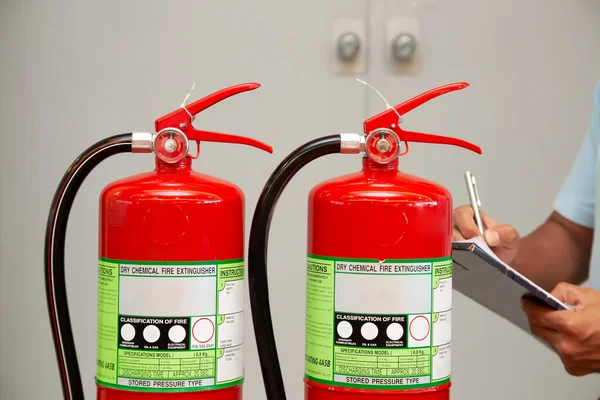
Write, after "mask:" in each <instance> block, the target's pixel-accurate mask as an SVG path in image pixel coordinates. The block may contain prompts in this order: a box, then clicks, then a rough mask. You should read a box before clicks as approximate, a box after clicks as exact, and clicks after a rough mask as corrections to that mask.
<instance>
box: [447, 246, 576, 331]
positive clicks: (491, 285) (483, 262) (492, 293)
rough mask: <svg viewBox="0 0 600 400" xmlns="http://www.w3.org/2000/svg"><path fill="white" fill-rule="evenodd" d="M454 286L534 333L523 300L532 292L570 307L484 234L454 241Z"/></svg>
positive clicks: (557, 305)
mask: <svg viewBox="0 0 600 400" xmlns="http://www.w3.org/2000/svg"><path fill="white" fill-rule="evenodd" d="M452 261H453V263H452V286H453V288H454V289H455V290H456V291H458V292H460V293H462V294H463V295H465V296H467V297H468V298H470V299H471V300H474V301H475V302H477V303H479V304H481V305H482V306H483V307H485V308H487V309H488V310H490V311H492V312H494V313H495V314H497V315H499V316H500V317H502V318H504V319H505V320H507V321H510V322H511V323H513V324H514V325H516V326H518V327H519V328H521V329H523V330H524V331H526V332H527V333H529V334H531V330H530V328H529V323H528V321H527V317H526V315H525V313H524V312H523V311H522V310H521V307H520V299H521V297H522V296H523V295H524V294H526V293H530V294H532V295H534V296H536V297H537V299H539V301H541V302H543V303H544V304H545V305H547V306H548V307H551V308H554V309H557V310H567V309H571V308H572V307H571V306H569V305H567V304H564V303H563V302H561V301H560V300H558V299H557V298H556V297H554V296H552V295H551V294H550V293H548V292H547V291H546V290H544V289H543V288H541V287H540V286H538V285H536V284H535V283H533V282H532V281H531V280H529V279H527V278H526V277H525V276H523V275H522V274H520V273H519V272H517V271H516V270H515V269H513V268H511V267H510V266H509V265H507V264H505V263H504V262H503V261H502V260H500V259H499V258H498V257H497V256H496V255H495V254H494V253H493V251H492V250H491V249H490V248H489V247H488V245H487V243H486V242H485V240H484V239H483V237H476V238H473V239H469V240H463V241H456V242H453V243H452Z"/></svg>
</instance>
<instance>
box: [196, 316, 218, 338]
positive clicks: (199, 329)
mask: <svg viewBox="0 0 600 400" xmlns="http://www.w3.org/2000/svg"><path fill="white" fill-rule="evenodd" d="M214 334H215V324H213V322H212V321H211V320H210V319H208V318H200V319H199V320H198V321H196V322H194V325H193V326H192V336H193V337H194V340H195V341H196V342H198V343H206V342H208V341H209V340H211V339H212V338H213V336H214Z"/></svg>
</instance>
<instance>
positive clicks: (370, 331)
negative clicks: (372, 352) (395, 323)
mask: <svg viewBox="0 0 600 400" xmlns="http://www.w3.org/2000/svg"><path fill="white" fill-rule="evenodd" d="M378 333H379V329H377V325H375V324H374V323H372V322H367V323H366V324H363V326H362V327H361V328H360V334H361V335H362V337H364V338H365V339H367V340H373V339H375V338H376V337H377V334H378Z"/></svg>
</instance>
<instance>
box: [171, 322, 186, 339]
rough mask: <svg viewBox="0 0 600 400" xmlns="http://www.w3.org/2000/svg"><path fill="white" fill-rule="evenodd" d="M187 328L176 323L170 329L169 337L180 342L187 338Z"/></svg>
mask: <svg viewBox="0 0 600 400" xmlns="http://www.w3.org/2000/svg"><path fill="white" fill-rule="evenodd" d="M185 333H186V332H185V328H184V327H183V326H181V325H174V326H172V327H171V329H169V339H170V340H171V342H173V343H180V342H181V341H182V340H183V339H185Z"/></svg>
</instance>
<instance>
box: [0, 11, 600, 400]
mask: <svg viewBox="0 0 600 400" xmlns="http://www.w3.org/2000/svg"><path fill="white" fill-rule="evenodd" d="M411 3H416V2H409V1H400V0H397V1H388V0H379V1H362V0H345V1H342V0H339V1H328V2H324V1H322V0H311V1H307V0H304V1H266V0H254V1H247V2H243V3H242V2H210V3H209V2H198V1H196V2H193V1H178V2H159V1H141V0H140V1H125V2H118V1H102V2H94V3H93V4H91V3H90V4H86V3H84V2H82V1H60V2H58V1H57V2H44V1H38V2H36V3H32V2H30V1H8V2H7V1H4V2H3V3H2V5H0V30H1V31H0V54H1V56H0V57H1V58H0V59H1V62H0V80H1V81H0V88H1V95H0V102H1V103H0V131H1V132H2V134H1V140H2V142H1V146H0V151H1V157H0V160H1V161H0V162H1V174H2V176H1V177H2V181H1V184H2V186H1V189H2V192H1V193H2V196H1V221H2V228H1V230H0V235H1V237H0V239H1V240H0V243H1V246H2V248H1V269H0V272H1V282H2V284H1V285H2V286H1V290H0V294H1V302H0V307H1V316H0V321H1V334H0V344H1V349H0V357H1V358H0V359H1V360H3V361H2V363H1V365H0V368H1V376H0V378H1V381H0V382H1V383H0V398H2V399H36V398H41V397H43V398H45V399H48V400H50V399H60V398H61V391H60V385H59V379H58V370H57V365H56V362H55V358H54V350H53V346H52V341H51V335H50V325H49V322H48V317H47V314H46V305H45V295H44V282H43V274H42V265H43V264H42V249H43V236H44V228H45V222H46V218H47V212H48V207H49V204H50V201H51V197H52V195H53V193H54V190H55V187H56V185H57V183H58V181H59V179H60V178H61V176H62V174H63V173H64V171H65V169H66V168H67V167H68V165H69V164H70V163H71V162H72V160H73V159H74V157H76V156H77V155H78V154H79V152H80V151H81V150H82V149H83V148H85V147H87V146H88V145H90V144H91V143H93V142H95V141H96V140H99V139H101V138H103V137H105V136H108V135H112V134H114V133H119V132H126V131H131V130H146V131H150V130H152V129H153V123H154V119H155V118H156V117H158V116H160V115H163V114H164V113H166V112H169V111H171V110H173V109H175V108H177V107H178V106H179V104H180V103H181V101H182V100H183V98H184V97H185V95H186V94H187V92H188V91H189V89H190V87H191V84H192V83H193V82H196V88H195V90H194V92H193V93H192V95H191V97H190V100H193V99H197V98H199V97H201V96H204V95H206V94H208V93H210V92H212V91H215V90H218V89H220V88H222V87H225V86H229V85H232V84H237V83H242V82H246V81H258V82H261V83H262V84H263V87H262V88H261V89H259V90H258V91H255V92H253V93H251V94H245V95H241V96H236V97H235V98H232V99H229V100H227V101H226V102H224V103H222V104H219V105H218V106H216V107H214V108H213V109H211V110H209V111H208V112H206V113H204V114H203V115H201V116H199V117H198V118H197V119H196V122H195V124H196V126H202V127H204V128H207V129H214V130H219V131H224V132H231V133H237V134H242V135H248V136H253V137H256V138H258V139H261V140H265V141H267V142H269V143H270V144H271V145H273V146H274V147H275V149H276V152H275V154H274V155H272V156H269V155H268V154H266V153H262V152H259V151H258V150H255V149H251V148H247V147H241V146H228V145H221V144H210V143H209V144H204V145H203V147H202V149H203V150H202V151H203V153H202V157H201V158H200V159H199V160H197V161H196V162H195V168H196V169H197V170H201V171H204V172H207V173H209V174H213V175H217V176H219V177H221V178H224V179H227V180H230V181H232V182H234V183H236V184H238V185H239V186H240V187H241V188H242V189H243V190H244V192H245V193H246V197H247V215H246V218H247V219H246V224H247V227H248V226H249V223H250V218H251V215H252V211H253V208H254V204H255V202H256V199H257V197H258V194H259V191H260V189H261V188H262V185H263V184H264V182H265V180H266V179H267V177H268V175H269V173H270V171H272V169H273V168H274V167H275V166H276V165H277V164H278V162H279V161H280V160H281V159H282V158H283V157H284V156H285V155H286V154H287V153H289V152H290V151H291V150H292V149H294V148H295V147H296V146H298V145H299V144H301V143H303V142H305V141H307V140H309V139H311V138H314V137H316V136H320V135H324V134H329V133H335V132H340V131H360V130H361V128H362V121H363V120H364V119H365V118H366V117H367V116H369V115H372V114H374V113H376V112H379V111H381V110H382V109H383V107H384V105H383V103H382V101H381V100H380V99H379V98H378V97H377V96H376V95H375V94H374V93H373V92H371V91H370V90H369V89H367V88H366V87H365V86H363V85H360V84H359V83H357V82H356V81H355V80H354V79H355V77H356V76H353V75H350V76H335V75H333V74H332V72H331V59H332V56H331V52H332V49H331V46H330V42H331V36H332V34H331V29H332V21H333V20H334V19H335V18H337V17H359V18H362V19H363V20H364V21H365V23H366V24H367V31H368V34H369V42H368V63H367V67H368V68H367V70H366V71H365V72H364V73H363V74H361V75H359V77H361V78H362V79H364V80H366V81H368V82H370V83H372V84H373V85H375V86H376V87H378V88H379V89H380V90H382V92H383V93H384V94H385V95H386V97H387V98H388V100H389V101H390V102H391V103H393V104H396V103H399V102H401V101H404V100H405V99H407V98H409V97H411V96H413V95H415V94H417V93H420V92H422V91H424V90H427V89H430V88H432V87H434V86H437V85H440V84H445V83H449V82H452V81H458V80H467V81H469V82H470V83H471V85H472V86H471V87H470V88H468V89H467V90H464V91H461V92H458V93H452V94H449V95H446V96H443V97H442V98H440V99H438V100H436V101H434V102H432V103H429V104H427V105H425V106H423V107H421V108H419V109H417V110H416V111H414V112H412V113H411V114H410V115H408V116H407V117H406V118H405V127H406V128H407V129H413V130H420V131H425V132H435V133H439V134H444V135H452V136H458V137H461V138H464V139H467V140H471V141H474V142H476V143H478V144H479V145H481V147H482V148H483V152H484V155H483V156H477V155H474V154H470V153H468V152H467V151H465V150H462V149H458V148H452V147H446V146H428V145H419V144H414V145H413V146H411V153H410V154H409V156H407V157H403V158H402V159H401V168H402V169H403V170H405V171H407V172H411V173H415V174H418V175H421V176H423V177H425V178H428V179H432V180H435V181H437V182H439V183H441V184H444V185H445V186H447V187H448V188H449V189H450V190H451V191H452V193H453V194H454V200H455V203H456V204H461V203H464V202H465V201H466V200H467V197H466V194H465V189H464V184H463V178H462V172H463V171H464V170H465V169H467V168H470V169H472V170H473V171H474V172H475V173H476V175H477V178H478V179H479V182H480V184H479V185H480V190H481V195H482V197H483V201H484V203H485V204H484V207H485V209H486V211H488V212H489V213H491V214H493V215H494V216H496V217H497V218H498V219H499V220H501V221H503V222H507V223H511V224H513V225H515V226H516V227H517V228H518V229H519V230H520V231H521V233H522V234H526V233H528V232H529V231H531V230H532V229H534V228H535V227H536V226H537V224H539V223H540V222H542V220H543V219H544V218H545V217H546V216H547V214H548V213H549V212H550V207H551V201H552V198H553V196H554V195H555V194H556V192H557V190H558V188H559V186H560V184H561V181H562V179H563V178H564V177H565V175H566V173H567V170H568V167H569V165H570V163H571V161H572V160H573V157H574V156H575V153H576V151H577V149H578V147H579V144H580V143H581V140H582V138H583V135H584V133H585V129H586V127H587V123H588V121H589V116H590V111H591V106H592V95H593V88H594V85H595V83H596V81H597V80H598V79H599V78H600V52H598V49H599V48H600V46H599V41H598V38H599V37H600V23H599V21H600V3H598V2H596V1H591V0H587V1H586V0H571V1H560V0H551V1H535V0H504V1H494V2H490V1H481V0H479V1H478V0H455V1H435V0H433V1H427V2H418V3H420V4H421V5H422V7H417V8H407V7H404V6H406V5H410V4H411ZM399 15H412V16H416V17H417V19H418V21H419V23H420V30H421V42H420V43H421V46H422V48H421V49H422V52H423V53H422V61H421V65H420V69H419V71H418V73H417V74H416V75H413V76H406V75H394V74H390V73H389V72H387V71H386V67H385V65H384V64H383V61H384V56H385V49H384V48H383V46H384V45H383V40H382V38H383V37H384V29H385V21H386V19H387V18H388V17H391V16H399ZM152 167H153V159H152V156H150V155H142V156H134V155H129V156H127V155H123V156H119V157H116V158H114V159H112V160H111V161H110V162H107V163H105V164H104V165H101V166H100V167H99V168H98V169H97V170H96V171H95V172H94V173H92V174H91V175H90V177H89V179H88V180H87V181H86V183H85V185H84V186H83V188H82V190H81V192H80V194H79V197H78V199H77V202H76V204H75V206H74V209H73V211H72V217H71V224H70V226H69V230H68V237H67V245H68V253H67V256H66V261H67V263H68V265H67V267H68V273H67V280H68V290H69V296H70V307H71V310H72V319H73V321H74V325H75V335H76V345H77V349H78V352H79V361H80V366H81V370H82V375H83V377H84V378H85V389H86V394H87V396H88V398H93V397H94V395H93V393H94V383H93V377H94V373H95V351H96V349H95V345H96V340H95V325H96V306H95V303H96V278H95V271H96V268H95V267H94V265H95V264H96V256H97V198H98V195H99V193H100V190H101V189H102V187H103V186H104V185H106V184H107V183H109V182H110V181H113V180H115V179H118V178H121V177H124V176H127V175H131V174H134V173H137V172H140V171H144V170H148V169H151V168H152ZM359 167H360V161H359V158H358V157H345V156H332V157H330V158H328V159H321V160H319V161H317V162H315V163H314V164H312V165H310V166H308V167H307V168H306V169H305V170H303V171H302V172H301V173H300V174H299V175H298V176H297V177H296V178H295V179H294V181H293V182H291V183H290V185H289V188H288V190H287V192H286V193H285V194H284V195H283V196H282V197H281V199H280V201H279V206H278V208H277V212H276V215H275V217H274V220H273V225H272V236H271V247H270V249H271V250H270V253H269V257H270V260H269V261H270V265H271V268H270V281H271V288H272V289H271V296H272V298H273V299H277V301H275V302H273V303H274V308H273V314H274V320H275V324H276V326H275V329H276V334H277V337H278V346H279V349H280V350H279V351H280V356H281V358H282V365H283V369H284V374H285V378H286V385H287V388H288V391H289V394H290V396H289V398H290V399H301V398H302V373H303V336H304V326H303V315H304V272H303V266H304V260H305V243H306V222H305V221H306V197H307V194H308V191H309V190H310V188H311V187H312V186H313V185H315V184H316V183H317V182H320V181H322V180H324V179H326V178H330V177H333V176H336V175H340V174H343V173H347V172H350V171H354V170H356V169H358V168H359ZM537 185H539V186H538V188H536V189H534V186H537ZM247 231H248V229H247ZM454 299H455V300H454V302H455V306H454V315H453V327H454V328H453V351H452V355H453V381H454V386H453V398H454V399H462V400H468V399H481V398H486V399H489V400H495V399H507V398H510V399H537V398H545V399H557V400H558V399H566V398H570V399H596V398H597V396H598V394H599V393H600V380H599V379H598V376H589V377H584V378H574V377H569V376H568V375H567V374H566V373H565V372H564V370H563V368H562V365H561V364H560V362H559V360H558V358H557V357H556V356H555V355H553V354H552V353H550V352H549V351H547V350H546V349H544V348H543V347H542V346H541V345H540V344H538V343H537V342H536V341H534V340H533V339H531V338H529V337H527V336H526V335H525V334H523V333H521V332H519V331H517V329H516V328H513V327H512V326H510V325H508V324H507V323H505V322H503V321H501V320H499V319H498V318H497V317H495V316H494V315H490V314H489V313H487V312H485V311H484V310H483V309H482V308H481V307H480V306H478V305H476V304H474V303H472V302H471V301H470V300H468V299H466V298H464V297H463V296H461V295H460V294H455V297H454ZM290 327H295V329H291V328H290ZM245 359H246V384H245V388H246V397H247V398H249V399H260V398H264V392H263V388H262V381H261V377H260V373H259V371H258V359H257V353H256V347H255V342H254V338H253V332H252V326H251V320H250V318H249V316H248V318H247V319H246V349H245Z"/></svg>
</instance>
